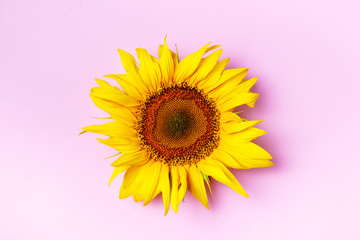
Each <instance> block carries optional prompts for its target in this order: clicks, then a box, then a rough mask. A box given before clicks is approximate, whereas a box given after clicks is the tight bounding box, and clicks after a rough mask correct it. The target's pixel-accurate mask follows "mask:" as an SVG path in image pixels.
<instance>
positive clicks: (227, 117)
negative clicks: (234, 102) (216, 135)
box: [220, 112, 242, 126]
mask: <svg viewBox="0 0 360 240" xmlns="http://www.w3.org/2000/svg"><path fill="white" fill-rule="evenodd" d="M232 122H235V123H238V122H242V120H241V118H240V117H239V116H238V115H237V114H235V113H233V112H224V113H221V115H220V126H223V125H224V124H225V123H232Z"/></svg>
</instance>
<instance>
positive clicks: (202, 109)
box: [82, 38, 273, 215]
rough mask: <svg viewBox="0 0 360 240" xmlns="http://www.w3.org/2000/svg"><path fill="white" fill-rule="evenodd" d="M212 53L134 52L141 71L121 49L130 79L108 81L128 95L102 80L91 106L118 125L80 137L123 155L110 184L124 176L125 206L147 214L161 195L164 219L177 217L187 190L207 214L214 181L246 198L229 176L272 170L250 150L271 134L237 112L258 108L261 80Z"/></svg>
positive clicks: (205, 50) (98, 128)
mask: <svg viewBox="0 0 360 240" xmlns="http://www.w3.org/2000/svg"><path fill="white" fill-rule="evenodd" d="M209 45H210V44H207V45H205V46H204V47H202V48H201V49H200V50H198V51H197V52H194V53H192V54H190V55H188V56H187V57H185V58H184V59H183V60H181V61H179V56H178V54H175V53H174V52H172V51H171V50H170V49H169V48H168V46H167V44H166V38H165V40H164V44H163V45H160V47H159V59H158V58H156V57H154V56H151V55H150V54H149V53H148V51H147V50H145V49H141V48H138V49H136V53H137V56H138V59H139V63H137V62H136V61H135V59H134V57H133V56H132V55H130V54H129V53H127V52H125V51H123V50H120V49H119V50H118V52H119V54H120V58H121V62H122V64H123V66H124V69H125V71H126V72H127V73H126V74H110V75H105V76H104V77H108V78H111V79H114V80H116V81H117V82H118V83H119V85H120V87H121V89H122V90H120V89H119V88H118V87H115V86H112V85H110V84H109V83H108V82H106V81H103V80H100V79H96V82H97V83H98V84H99V86H98V87H94V88H92V89H91V93H90V96H91V99H92V101H93V102H94V103H95V105H96V106H97V107H99V108H100V109H102V110H104V111H106V112H107V113H109V115H110V118H111V119H112V120H113V121H110V122H107V123H105V124H102V125H91V126H87V127H84V128H83V132H82V133H84V132H93V133H100V134H104V135H106V136H108V137H109V138H107V139H98V140H99V141H100V142H101V143H103V144H105V145H108V146H110V147H113V148H114V149H116V150H117V151H119V153H118V154H117V155H120V154H121V155H120V157H119V158H118V159H116V160H115V161H114V162H113V163H112V164H111V165H112V166H113V167H115V169H114V171H113V173H112V175H111V177H110V183H111V181H112V180H113V179H114V178H115V177H116V176H118V175H119V174H121V173H123V172H125V174H124V177H123V182H122V186H121V188H120V194H119V195H120V199H124V198H127V197H129V196H133V198H134V200H135V201H136V202H139V201H144V206H145V205H147V204H148V203H150V202H151V201H152V200H153V199H154V198H155V197H156V196H157V195H158V194H160V192H161V193H162V199H163V203H164V207H165V215H166V214H167V213H168V211H169V205H171V206H172V208H173V210H174V211H175V212H177V211H178V210H179V203H180V202H181V201H182V200H183V199H184V197H185V195H186V193H187V190H189V192H190V193H191V194H192V195H193V196H194V197H195V198H197V199H198V200H199V201H200V202H201V203H202V205H204V206H205V207H206V208H208V209H209V205H208V197H207V190H206V186H207V188H208V189H209V192H210V193H211V189H210V180H211V179H215V180H217V181H219V182H221V183H223V184H225V185H227V186H229V187H230V188H232V189H233V190H235V191H236V192H238V193H239V194H241V195H243V196H245V197H248V194H247V193H246V192H245V190H244V189H243V188H242V186H241V185H240V183H239V182H238V181H237V179H236V178H235V177H234V175H233V174H232V173H231V172H230V171H229V169H228V168H234V169H250V168H260V167H270V166H272V165H273V163H272V162H271V161H269V159H272V157H271V156H270V154H269V153H267V152H266V151H265V150H264V149H262V148H261V147H259V146H258V145H256V144H254V143H252V142H251V141H252V140H253V139H255V138H257V137H259V136H261V135H264V134H265V133H266V132H265V131H263V130H260V129H258V128H255V127H254V126H255V125H256V124H258V123H260V122H261V121H248V120H245V119H244V118H241V117H239V116H238V115H237V114H236V113H234V112H233V110H234V108H235V107H237V106H239V105H243V104H246V105H248V106H250V107H253V106H254V104H255V101H256V100H257V98H258V97H259V94H257V93H253V92H251V91H250V88H251V87H252V86H253V85H254V84H255V82H256V81H257V78H251V79H244V78H245V75H246V74H247V72H248V69H247V68H236V69H227V70H225V67H226V65H227V63H228V62H229V58H227V59H224V60H221V61H220V60H219V58H220V55H221V53H222V50H221V49H218V48H219V47H220V46H219V45H215V46H209ZM216 49H217V50H216ZM209 52H211V54H208V55H207V56H206V57H204V55H205V54H206V53H209ZM110 183H109V185H110Z"/></svg>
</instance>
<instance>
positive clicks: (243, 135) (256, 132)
mask: <svg viewBox="0 0 360 240" xmlns="http://www.w3.org/2000/svg"><path fill="white" fill-rule="evenodd" d="M264 134H266V131H264V130H262V129H259V128H253V127H252V128H248V129H245V130H243V131H241V132H235V133H230V134H229V133H225V132H223V133H221V135H220V138H221V139H226V141H230V142H232V143H233V144H238V143H246V142H250V141H252V140H254V139H255V138H258V137H260V136H262V135H264Z"/></svg>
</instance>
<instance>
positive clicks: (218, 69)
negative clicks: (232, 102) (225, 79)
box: [198, 58, 230, 98]
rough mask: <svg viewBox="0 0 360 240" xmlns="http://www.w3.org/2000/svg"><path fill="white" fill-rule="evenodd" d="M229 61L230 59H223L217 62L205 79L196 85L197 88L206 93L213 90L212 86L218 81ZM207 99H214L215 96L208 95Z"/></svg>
mask: <svg viewBox="0 0 360 240" xmlns="http://www.w3.org/2000/svg"><path fill="white" fill-rule="evenodd" d="M229 60H230V58H225V59H223V60H221V61H220V62H218V63H217V64H216V65H215V66H214V68H213V69H212V70H211V72H210V73H209V74H208V75H207V76H206V78H205V79H203V80H202V81H200V82H199V83H198V87H199V88H202V89H204V90H205V91H206V92H209V91H210V90H211V89H212V88H213V86H214V84H216V82H218V81H219V79H220V77H221V75H222V73H223V71H224V69H225V67H226V65H227V64H228V63H229ZM210 93H211V92H210ZM209 97H211V98H215V97H217V96H210V95H209Z"/></svg>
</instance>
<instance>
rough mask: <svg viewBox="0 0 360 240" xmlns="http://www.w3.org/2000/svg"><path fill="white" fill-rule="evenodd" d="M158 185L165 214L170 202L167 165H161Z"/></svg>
mask: <svg viewBox="0 0 360 240" xmlns="http://www.w3.org/2000/svg"><path fill="white" fill-rule="evenodd" d="M159 185H160V189H161V192H162V199H163V203H164V208H165V216H166V214H167V213H168V212H169V204H170V181H169V166H167V165H163V166H162V168H161V173H160V178H159Z"/></svg>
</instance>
